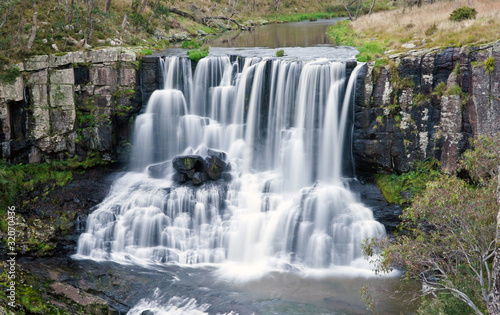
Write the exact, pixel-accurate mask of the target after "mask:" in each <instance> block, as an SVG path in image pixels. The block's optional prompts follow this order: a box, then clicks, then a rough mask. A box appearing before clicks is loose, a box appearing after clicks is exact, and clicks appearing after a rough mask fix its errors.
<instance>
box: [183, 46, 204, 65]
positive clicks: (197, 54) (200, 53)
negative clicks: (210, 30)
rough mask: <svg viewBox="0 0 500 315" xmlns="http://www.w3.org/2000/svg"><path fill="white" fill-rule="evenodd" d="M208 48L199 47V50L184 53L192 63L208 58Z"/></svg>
mask: <svg viewBox="0 0 500 315" xmlns="http://www.w3.org/2000/svg"><path fill="white" fill-rule="evenodd" d="M208 51H209V47H208V46H207V45H204V46H201V47H200V49H194V50H189V51H187V52H186V54H187V55H188V57H189V59H191V60H193V61H196V62H198V61H200V59H202V58H205V57H206V56H208Z"/></svg>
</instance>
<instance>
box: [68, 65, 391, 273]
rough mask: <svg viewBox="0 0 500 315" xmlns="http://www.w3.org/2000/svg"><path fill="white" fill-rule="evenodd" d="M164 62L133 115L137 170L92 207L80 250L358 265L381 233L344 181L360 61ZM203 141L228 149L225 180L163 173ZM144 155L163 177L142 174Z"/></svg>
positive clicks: (204, 145) (198, 150) (84, 253)
mask: <svg viewBox="0 0 500 315" xmlns="http://www.w3.org/2000/svg"><path fill="white" fill-rule="evenodd" d="M160 62H161V69H162V73H161V77H162V78H163V84H162V86H163V89H161V90H157V91H155V92H154V93H153V94H152V95H151V98H150V100H149V103H148V107H147V110H146V112H145V113H144V114H142V115H141V116H139V117H138V118H137V120H136V124H135V131H134V133H135V134H134V143H133V154H132V165H133V167H134V170H135V172H131V173H129V174H126V175H125V176H124V177H122V178H121V179H119V180H118V181H117V182H116V183H115V184H114V187H113V190H112V191H111V192H110V195H109V196H108V197H107V198H106V200H105V201H104V202H103V203H102V204H101V205H100V206H99V207H98V209H97V210H96V211H95V212H94V213H92V215H90V216H89V218H88V224H87V231H86V233H84V234H82V236H81V238H80V240H79V244H78V255H77V256H78V257H93V258H101V259H102V258H106V259H115V260H134V259H139V260H141V259H146V260H148V261H154V262H167V261H171V262H178V263H183V264H194V263H222V262H227V261H230V262H238V263H241V264H260V265H262V264H265V265H273V266H274V267H279V266H281V267H283V264H296V265H300V266H307V267H314V268H325V267H330V266H340V265H342V266H349V265H353V264H354V265H358V264H359V261H360V259H361V256H362V255H361V248H360V246H361V242H362V240H363V239H365V238H367V237H371V236H377V235H383V234H384V233H385V231H384V227H383V226H382V225H381V224H379V223H378V222H376V221H374V219H373V215H372V213H371V210H370V209H368V208H366V207H364V206H363V205H362V204H361V203H359V202H358V201H357V199H356V197H355V196H353V195H352V194H351V193H350V192H349V190H348V188H347V187H345V185H344V183H343V176H349V175H352V171H351V170H352V158H351V134H352V116H353V106H352V104H353V97H354V89H355V83H356V78H357V74H358V71H359V70H360V68H361V66H360V65H358V66H356V67H355V68H354V69H353V68H352V67H347V66H346V63H341V62H336V61H331V60H328V59H316V60H313V61H294V60H287V59H276V58H260V57H236V56H231V57H228V56H214V57H207V58H204V59H202V60H201V61H200V62H198V63H197V64H196V67H195V69H193V68H192V65H193V64H192V63H191V61H190V60H189V59H187V58H185V57H179V56H171V57H166V58H164V59H162V60H161V61H160ZM193 70H194V71H193ZM208 148H210V149H217V150H222V151H225V152H226V153H227V162H229V164H230V168H228V169H231V172H232V174H231V176H230V177H231V178H232V181H230V182H229V183H228V182H225V181H223V180H219V181H215V182H211V183H210V184H208V183H207V184H205V185H202V186H198V187H194V186H192V185H190V184H189V185H187V184H185V185H179V184H175V183H173V182H172V181H171V176H172V174H173V168H172V162H171V160H172V158H174V157H175V156H177V155H180V154H196V155H199V156H201V157H206V156H207V155H208V154H209V152H210V151H209V150H208ZM197 158H198V159H199V157H197ZM152 163H161V164H158V165H155V166H154V168H160V169H162V170H164V173H162V174H164V178H161V179H153V178H149V177H148V172H147V170H146V169H147V167H148V165H150V164H152ZM160 177H161V176H160Z"/></svg>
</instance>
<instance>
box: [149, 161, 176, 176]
mask: <svg viewBox="0 0 500 315" xmlns="http://www.w3.org/2000/svg"><path fill="white" fill-rule="evenodd" d="M170 163H171V162H170V161H167V162H163V163H158V164H153V165H150V166H149V167H148V174H149V176H150V177H153V178H164V177H165V175H166V172H167V169H168V166H169V164H170Z"/></svg>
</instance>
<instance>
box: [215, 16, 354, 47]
mask: <svg viewBox="0 0 500 315" xmlns="http://www.w3.org/2000/svg"><path fill="white" fill-rule="evenodd" d="M341 20H344V18H337V19H331V20H318V21H314V22H309V21H303V22H297V23H285V24H268V25H264V26H260V27H258V28H256V29H255V30H254V31H243V32H241V31H231V32H226V33H224V34H222V35H220V36H217V37H215V38H211V39H208V40H207V41H206V42H207V44H209V45H210V46H214V47H268V48H280V47H315V46H325V45H328V46H333V44H334V43H333V40H332V39H331V38H330V37H329V36H328V35H327V34H326V31H327V29H328V27H330V26H332V25H333V24H335V22H337V21H341Z"/></svg>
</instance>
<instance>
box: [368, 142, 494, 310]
mask: <svg viewBox="0 0 500 315" xmlns="http://www.w3.org/2000/svg"><path fill="white" fill-rule="evenodd" d="M472 146H473V147H474V148H475V149H474V150H468V151H466V152H465V153H464V155H463V160H462V162H461V163H460V168H461V169H462V170H464V171H466V172H467V174H468V178H467V179H461V178H458V177H455V176H448V175H442V174H440V175H438V176H437V177H436V178H434V179H433V180H432V181H430V182H428V183H427V185H426V188H425V190H424V191H423V192H422V194H421V195H420V196H417V197H416V198H415V199H414V200H413V203H412V205H411V207H409V208H407V209H405V210H404V212H403V215H402V217H401V218H402V222H401V225H400V230H401V231H402V232H404V233H403V234H402V235H400V236H399V237H398V238H397V239H395V240H394V242H391V241H389V239H387V238H384V239H372V240H371V241H369V242H367V243H365V245H364V251H365V255H366V256H368V257H372V259H373V260H372V261H373V262H374V263H375V265H376V270H377V272H382V273H384V272H388V271H390V270H392V268H393V267H394V266H399V267H401V268H403V269H404V270H405V278H406V279H411V278H412V279H418V280H420V281H422V282H423V283H424V284H426V285H427V289H426V291H425V292H422V294H423V295H425V294H433V295H435V296H437V298H438V299H439V300H438V301H435V300H434V301H431V302H427V303H424V304H423V305H422V308H423V309H422V312H420V313H421V314H424V313H425V309H428V308H429V307H431V306H429V304H434V308H441V309H443V310H445V313H447V314H459V313H461V312H464V313H468V314H470V313H475V314H483V312H484V310H486V309H487V306H488V303H490V300H489V294H490V292H491V290H492V278H491V277H490V275H491V268H492V263H493V257H494V253H495V246H494V244H495V235H496V228H497V220H496V216H497V213H498V203H497V200H496V190H497V186H498V182H497V176H498V168H497V166H498V164H500V152H499V151H498V148H499V147H500V137H499V136H496V137H494V138H488V137H484V136H482V137H479V139H478V140H477V141H474V142H472ZM489 167H491V168H489ZM377 254H379V255H377ZM442 294H446V295H447V296H446V297H444V296H443V295H442ZM448 298H449V299H450V301H446V299H448ZM456 301H461V302H462V304H459V303H456ZM465 305H467V306H468V310H465V311H464V306H465ZM425 314H428V313H425Z"/></svg>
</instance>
